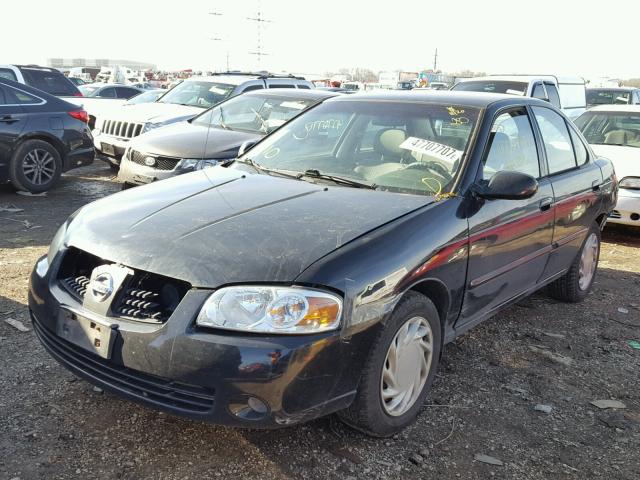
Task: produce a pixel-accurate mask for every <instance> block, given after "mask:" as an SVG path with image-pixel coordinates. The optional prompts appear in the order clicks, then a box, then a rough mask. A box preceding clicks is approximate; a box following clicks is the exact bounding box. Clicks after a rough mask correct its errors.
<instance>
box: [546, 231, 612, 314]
mask: <svg viewBox="0 0 640 480" xmlns="http://www.w3.org/2000/svg"><path fill="white" fill-rule="evenodd" d="M599 259H600V228H599V226H598V225H597V224H595V223H594V224H593V225H592V226H591V228H590V229H589V233H587V238H585V240H584V242H583V243H582V248H581V249H580V251H579V252H578V255H576V258H575V260H574V261H573V263H572V264H571V267H570V268H569V271H567V273H565V274H564V275H563V276H562V277H560V278H559V279H557V280H555V281H554V282H553V283H551V284H550V285H549V291H550V293H551V296H552V297H554V298H557V299H558V300H562V301H564V302H573V303H575V302H581V301H582V300H584V299H585V297H586V296H587V294H588V293H589V290H591V287H592V286H593V281H594V280H595V277H596V271H597V269H598V260H599Z"/></svg>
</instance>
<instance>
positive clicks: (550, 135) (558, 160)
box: [533, 107, 577, 174]
mask: <svg viewBox="0 0 640 480" xmlns="http://www.w3.org/2000/svg"><path fill="white" fill-rule="evenodd" d="M533 112H534V115H535V117H536V121H537V122H538V126H539V127H540V133H541V134H542V140H543V142H544V149H545V151H546V152H547V162H548V164H549V173H550V174H553V173H558V172H562V171H564V170H569V169H570V168H574V167H576V165H577V164H576V157H575V154H574V152H573V144H572V142H571V136H570V135H569V130H568V129H567V124H566V123H565V121H564V119H563V118H562V117H561V116H560V115H558V114H557V113H556V112H554V111H553V110H550V109H548V108H542V107H533Z"/></svg>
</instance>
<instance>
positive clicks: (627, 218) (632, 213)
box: [607, 188, 640, 227]
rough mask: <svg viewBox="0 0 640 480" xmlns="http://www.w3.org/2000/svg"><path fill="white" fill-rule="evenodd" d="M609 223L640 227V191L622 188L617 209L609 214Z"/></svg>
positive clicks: (619, 192)
mask: <svg viewBox="0 0 640 480" xmlns="http://www.w3.org/2000/svg"><path fill="white" fill-rule="evenodd" d="M607 223H617V224H621V225H630V226H632V227H640V191H637V190H628V189H622V188H621V189H620V190H619V191H618V202H617V203H616V208H615V210H614V211H613V212H611V214H609V218H608V219H607Z"/></svg>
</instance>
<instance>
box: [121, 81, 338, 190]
mask: <svg viewBox="0 0 640 480" xmlns="http://www.w3.org/2000/svg"><path fill="white" fill-rule="evenodd" d="M336 95H337V93H333V92H322V91H318V90H316V89H313V90H300V89H294V88H291V89H289V88H286V89H274V90H257V91H254V92H249V93H246V94H243V95H237V96H235V97H232V98H230V99H228V100H226V101H224V102H222V103H220V104H218V105H216V106H214V107H211V108H210V109H208V110H206V111H204V112H203V113H201V114H199V115H197V116H195V117H194V118H192V119H190V120H187V121H184V122H178V123H174V124H171V125H167V126H165V127H161V128H158V129H155V130H152V131H150V132H148V133H144V134H142V135H140V136H138V137H135V138H134V139H132V140H131V141H130V142H129V147H128V149H127V150H126V152H125V154H124V155H123V157H122V162H121V163H120V171H119V172H118V180H120V181H121V182H122V183H123V185H124V187H125V188H126V187H128V186H134V185H143V184H145V183H150V182H154V181H156V180H163V179H166V178H170V177H174V176H176V175H181V174H184V173H188V172H192V171H194V170H200V169H202V168H207V167H210V166H215V165H217V164H225V163H228V162H229V161H231V160H233V159H234V158H236V156H237V155H238V152H239V150H240V148H241V147H242V146H243V145H245V147H246V146H247V145H249V144H255V143H256V142H257V141H258V140H260V139H261V138H262V137H264V136H265V135H267V134H268V133H271V132H273V131H274V130H275V129H277V128H278V127H280V126H281V125H283V124H284V123H285V122H287V121H288V120H290V119H291V118H293V117H295V116H296V115H300V114H301V113H302V112H304V111H305V110H306V109H308V108H311V107H313V106H314V105H317V104H318V103H320V102H322V101H323V100H326V99H327V98H331V97H335V96H336Z"/></svg>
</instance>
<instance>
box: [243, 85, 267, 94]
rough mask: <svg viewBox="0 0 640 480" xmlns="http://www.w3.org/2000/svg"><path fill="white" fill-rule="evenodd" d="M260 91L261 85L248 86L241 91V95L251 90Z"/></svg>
mask: <svg viewBox="0 0 640 480" xmlns="http://www.w3.org/2000/svg"><path fill="white" fill-rule="evenodd" d="M262 89H264V87H263V86H262V85H249V86H248V87H246V88H245V89H244V90H243V91H242V93H245V92H250V91H252V90H262Z"/></svg>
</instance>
